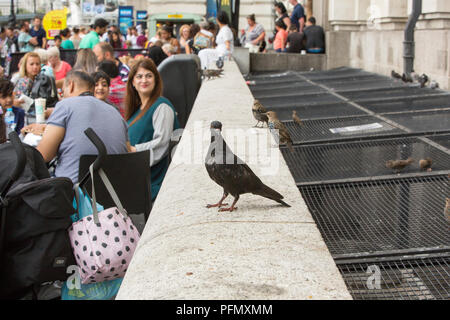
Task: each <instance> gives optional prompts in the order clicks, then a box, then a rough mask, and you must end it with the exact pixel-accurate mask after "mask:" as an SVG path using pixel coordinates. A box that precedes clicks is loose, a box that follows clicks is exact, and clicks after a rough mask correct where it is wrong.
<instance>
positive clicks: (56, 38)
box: [54, 35, 62, 42]
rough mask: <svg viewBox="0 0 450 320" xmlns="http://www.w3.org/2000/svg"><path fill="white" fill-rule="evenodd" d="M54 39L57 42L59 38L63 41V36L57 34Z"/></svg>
mask: <svg viewBox="0 0 450 320" xmlns="http://www.w3.org/2000/svg"><path fill="white" fill-rule="evenodd" d="M54 40H55V42H56V41H58V40H60V41H62V38H61V36H59V35H58V36H55V38H54Z"/></svg>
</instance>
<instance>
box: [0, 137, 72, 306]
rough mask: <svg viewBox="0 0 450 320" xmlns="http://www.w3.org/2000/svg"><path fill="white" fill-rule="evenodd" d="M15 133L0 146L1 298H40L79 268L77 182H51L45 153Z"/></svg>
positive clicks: (58, 179)
mask: <svg viewBox="0 0 450 320" xmlns="http://www.w3.org/2000/svg"><path fill="white" fill-rule="evenodd" d="M13 134H15V133H12V134H10V139H11V140H12V141H13V143H4V144H2V145H0V172H1V174H0V191H1V193H0V299H19V298H22V297H24V296H25V295H28V294H29V293H30V292H31V293H33V294H34V296H35V297H36V296H37V293H38V290H39V287H40V285H41V284H42V283H45V282H51V281H56V280H60V281H65V280H66V279H67V277H68V274H67V267H69V266H70V265H76V261H75V259H74V256H73V252H72V248H71V245H70V240H69V235H68V232H67V229H68V228H69V227H70V226H71V225H72V220H71V218H70V216H71V215H72V214H73V213H74V209H73V206H72V202H73V189H72V188H73V184H72V181H71V180H70V179H68V178H50V176H49V174H48V170H47V168H46V165H45V162H44V159H43V158H42V156H41V154H40V153H39V152H38V151H37V150H36V149H34V148H33V147H30V146H27V145H22V143H20V140H19V138H18V136H17V134H15V136H16V138H17V140H15V139H12V138H11V136H12V135H13ZM21 159H22V160H21ZM23 164H24V166H23ZM15 168H16V169H15ZM11 172H13V174H12V175H11V176H9V174H10V173H11Z"/></svg>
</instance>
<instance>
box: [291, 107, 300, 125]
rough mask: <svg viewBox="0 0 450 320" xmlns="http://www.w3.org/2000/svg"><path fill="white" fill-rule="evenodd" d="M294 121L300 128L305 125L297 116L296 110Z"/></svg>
mask: <svg viewBox="0 0 450 320" xmlns="http://www.w3.org/2000/svg"><path fill="white" fill-rule="evenodd" d="M292 120H294V122H295V123H296V124H298V125H299V126H302V125H303V122H302V120H300V118H299V117H298V115H297V111H295V110H292Z"/></svg>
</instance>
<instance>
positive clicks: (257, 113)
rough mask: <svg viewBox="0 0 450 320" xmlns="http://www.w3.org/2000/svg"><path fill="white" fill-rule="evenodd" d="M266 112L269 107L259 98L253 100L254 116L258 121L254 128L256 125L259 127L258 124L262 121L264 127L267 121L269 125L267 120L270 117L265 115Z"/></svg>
mask: <svg viewBox="0 0 450 320" xmlns="http://www.w3.org/2000/svg"><path fill="white" fill-rule="evenodd" d="M266 112H267V109H266V108H265V107H264V106H263V105H262V104H261V103H260V102H259V101H258V100H255V101H254V102H253V106H252V113H253V117H254V118H255V119H256V120H257V121H258V122H257V123H256V125H255V126H254V128H255V127H257V128H259V127H258V124H259V123H260V122H262V123H263V124H262V126H263V127H264V123H266V125H267V126H269V125H268V124H267V122H268V121H269V118H267V115H265V113H266ZM261 128H262V127H261Z"/></svg>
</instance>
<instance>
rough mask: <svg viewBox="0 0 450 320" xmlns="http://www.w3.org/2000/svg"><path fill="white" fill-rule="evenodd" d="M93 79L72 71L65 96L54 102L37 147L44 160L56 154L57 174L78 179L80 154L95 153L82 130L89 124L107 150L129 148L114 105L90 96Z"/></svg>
mask: <svg viewBox="0 0 450 320" xmlns="http://www.w3.org/2000/svg"><path fill="white" fill-rule="evenodd" d="M94 87H95V83H94V80H93V79H92V77H91V76H90V75H88V74H87V73H85V72H82V71H71V72H69V73H68V74H67V76H66V80H65V82H64V100H62V101H60V102H58V103H57V104H56V107H55V110H54V111H53V113H52V115H51V116H50V118H49V119H48V120H47V127H46V129H45V132H44V134H43V136H42V140H41V142H40V143H39V145H38V147H37V149H38V150H39V152H40V153H41V154H42V156H43V157H44V160H45V161H46V162H49V161H50V160H52V159H53V158H54V157H55V156H58V165H57V167H56V169H55V175H56V176H57V177H68V178H70V179H71V180H72V181H73V182H74V183H76V182H77V181H78V166H79V161H80V157H81V156H82V155H84V154H97V149H96V148H95V146H94V145H93V144H92V142H91V141H90V140H89V139H88V138H87V137H86V135H85V134H84V131H85V130H86V129H87V128H92V129H93V130H94V131H95V133H96V134H97V135H98V136H99V137H100V139H101V140H102V141H103V143H104V144H105V146H106V150H107V152H108V154H120V153H127V152H128V151H129V150H130V143H129V139H128V129H127V124H126V123H125V121H124V120H123V119H122V117H121V116H120V114H119V112H117V111H116V110H115V109H114V108H113V107H111V106H110V105H109V104H107V103H105V102H103V101H101V100H98V99H97V98H94V97H93V96H92V92H94Z"/></svg>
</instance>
